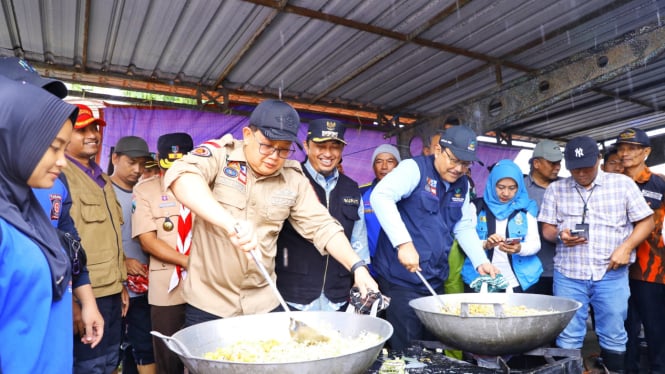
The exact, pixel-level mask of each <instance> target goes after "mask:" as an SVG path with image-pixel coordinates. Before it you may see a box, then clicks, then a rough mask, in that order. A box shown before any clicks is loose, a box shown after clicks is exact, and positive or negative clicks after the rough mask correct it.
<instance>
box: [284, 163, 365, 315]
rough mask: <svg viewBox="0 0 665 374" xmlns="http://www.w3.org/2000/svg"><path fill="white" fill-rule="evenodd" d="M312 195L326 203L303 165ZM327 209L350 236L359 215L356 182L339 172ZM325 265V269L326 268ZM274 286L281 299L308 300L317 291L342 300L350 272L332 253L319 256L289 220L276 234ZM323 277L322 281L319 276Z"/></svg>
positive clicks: (318, 294) (347, 286) (349, 280)
mask: <svg viewBox="0 0 665 374" xmlns="http://www.w3.org/2000/svg"><path fill="white" fill-rule="evenodd" d="M303 171H304V172H305V175H306V176H307V177H308V178H309V180H310V183H311V185H312V187H313V188H314V191H315V192H316V195H317V196H318V197H319V201H320V202H321V204H322V205H325V204H326V191H325V189H324V188H323V187H321V186H320V185H319V184H318V183H316V181H314V179H313V178H312V176H310V175H309V172H308V171H307V169H306V168H304V167H303ZM329 204H330V206H328V211H329V212H330V215H331V216H333V217H335V218H336V219H337V220H338V221H339V223H341V224H342V226H343V227H344V234H345V235H346V237H347V238H349V239H350V238H351V233H352V232H353V226H354V224H355V223H356V221H358V220H359V219H360V216H359V215H358V208H359V207H360V189H359V188H358V184H357V183H356V182H354V181H353V180H352V179H351V178H349V177H347V176H345V175H344V174H340V175H339V179H338V180H337V184H336V185H335V188H333V189H332V191H331V192H330V203H329ZM326 265H327V269H326ZM275 273H276V274H277V287H278V288H279V291H280V292H281V293H282V296H283V297H284V299H285V300H287V301H290V302H294V303H298V304H309V303H311V302H312V301H314V300H316V298H318V297H319V296H320V295H321V290H323V292H324V294H325V295H326V297H327V298H328V299H329V300H330V301H332V302H334V303H339V302H342V301H345V300H346V299H347V298H348V297H349V290H350V289H351V286H352V282H353V281H352V278H351V273H350V272H349V271H348V270H346V268H345V267H344V266H342V264H340V263H339V262H338V261H337V260H335V259H334V258H333V257H332V256H321V254H320V253H319V251H318V250H317V249H316V248H315V247H314V245H313V244H312V242H310V241H309V240H307V239H305V238H303V237H302V236H300V234H298V232H296V230H295V229H294V228H293V226H292V225H291V224H290V223H289V221H288V220H287V221H285V222H284V227H283V228H282V231H281V232H280V233H279V237H278V238H277V256H276V258H275ZM324 276H325V278H326V281H325V284H324V282H323V278H324Z"/></svg>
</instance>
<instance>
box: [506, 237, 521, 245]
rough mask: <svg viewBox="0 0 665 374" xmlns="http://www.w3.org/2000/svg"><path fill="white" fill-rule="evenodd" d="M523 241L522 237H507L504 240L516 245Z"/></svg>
mask: <svg viewBox="0 0 665 374" xmlns="http://www.w3.org/2000/svg"><path fill="white" fill-rule="evenodd" d="M521 241H522V239H521V238H507V239H506V240H504V241H503V242H504V243H506V244H510V245H514V244H517V243H519V242H521Z"/></svg>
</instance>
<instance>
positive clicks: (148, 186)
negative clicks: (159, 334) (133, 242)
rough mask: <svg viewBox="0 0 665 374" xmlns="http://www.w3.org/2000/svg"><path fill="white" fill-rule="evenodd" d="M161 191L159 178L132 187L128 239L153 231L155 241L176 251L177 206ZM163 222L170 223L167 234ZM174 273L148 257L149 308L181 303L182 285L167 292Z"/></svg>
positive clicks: (171, 269) (172, 268)
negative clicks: (130, 236)
mask: <svg viewBox="0 0 665 374" xmlns="http://www.w3.org/2000/svg"><path fill="white" fill-rule="evenodd" d="M163 191H164V188H163V186H162V178H161V177H160V176H154V177H152V178H149V179H146V180H144V181H141V182H140V183H139V184H137V185H136V186H135V187H134V205H135V210H134V213H133V214H132V237H133V238H136V237H138V236H139V235H141V234H145V233H148V232H151V231H154V232H156V233H157V239H160V240H162V241H164V242H165V243H167V244H168V245H169V246H171V248H173V250H174V251H176V243H177V241H178V217H179V215H180V203H179V202H178V201H177V200H176V198H175V196H173V194H172V193H171V191H166V192H163ZM167 218H168V220H169V221H170V222H171V223H172V229H171V230H170V231H167V230H166V229H165V228H164V222H165V221H166V219H167ZM167 226H168V225H167ZM174 270H175V265H174V264H170V263H167V262H164V261H162V260H160V259H158V258H156V257H154V256H150V274H149V276H148V280H149V282H150V289H149V291H148V302H149V303H150V304H151V305H157V306H171V305H180V304H184V303H185V299H184V298H183V296H182V288H183V284H184V282H183V281H180V283H179V284H178V286H177V287H176V288H174V289H173V290H172V291H171V292H168V289H169V282H170V280H171V274H173V271H174Z"/></svg>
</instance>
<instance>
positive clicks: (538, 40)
mask: <svg viewBox="0 0 665 374" xmlns="http://www.w3.org/2000/svg"><path fill="white" fill-rule="evenodd" d="M630 1H631V0H618V1H615V2H613V3H612V4H609V5H607V6H605V7H603V8H600V9H598V10H596V11H595V12H591V13H589V14H586V15H584V16H583V17H580V18H579V19H577V20H575V21H574V22H571V23H569V24H567V25H565V26H564V27H560V28H558V29H556V30H553V31H551V32H549V33H547V34H545V35H544V36H543V37H541V38H536V39H533V40H531V41H530V42H527V43H525V44H523V45H521V46H520V47H518V48H515V49H513V50H512V51H510V52H508V53H506V54H504V55H502V56H500V57H497V58H496V59H497V60H498V61H503V65H504V66H509V67H511V68H513V69H515V70H517V71H522V72H525V73H528V74H531V73H534V72H535V71H536V69H534V68H531V67H528V66H525V65H521V64H518V63H511V65H508V64H507V63H506V61H510V59H511V58H513V57H515V56H517V55H519V54H520V53H522V52H524V51H527V50H529V49H530V48H533V47H535V46H537V45H540V44H542V43H543V42H544V41H547V40H551V39H553V38H555V37H557V36H559V35H562V34H564V33H566V32H568V31H570V30H571V29H573V28H575V27H577V26H579V25H582V24H584V23H586V22H589V21H590V20H593V19H595V18H597V17H599V16H600V15H602V14H605V13H608V12H610V11H612V10H614V9H616V8H618V7H620V6H622V5H624V4H626V3H628V2H630ZM492 65H494V69H495V70H497V71H499V72H500V71H501V67H502V65H501V64H493V63H486V64H484V65H482V66H479V67H477V68H475V69H473V70H469V71H468V72H466V73H464V74H461V75H458V76H456V77H455V79H451V80H449V81H447V82H444V83H442V84H440V85H438V86H436V87H434V88H432V89H430V90H429V91H427V92H424V93H422V94H420V95H418V96H416V97H414V98H412V99H410V100H408V101H405V102H402V103H400V104H399V106H396V107H393V108H390V110H392V111H395V112H404V111H407V109H406V107H408V106H410V105H413V104H415V103H418V102H420V101H421V100H424V99H427V98H429V97H432V96H435V95H437V94H439V93H440V92H442V91H444V90H446V89H448V88H450V87H453V86H456V85H459V84H460V82H462V81H464V80H466V79H469V78H471V77H473V76H475V75H476V74H478V73H480V72H482V71H487V69H489V68H490V67H492ZM502 83H503V82H502V81H500V80H497V85H500V84H502ZM599 93H601V92H599Z"/></svg>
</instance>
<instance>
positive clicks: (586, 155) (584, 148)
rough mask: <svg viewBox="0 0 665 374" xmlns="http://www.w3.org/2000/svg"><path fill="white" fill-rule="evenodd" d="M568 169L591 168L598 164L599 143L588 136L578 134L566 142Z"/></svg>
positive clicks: (565, 153)
mask: <svg viewBox="0 0 665 374" xmlns="http://www.w3.org/2000/svg"><path fill="white" fill-rule="evenodd" d="M563 153H564V157H565V159H566V168H567V169H568V170H574V169H582V168H590V167H592V166H594V165H596V162H597V161H598V156H599V155H600V150H599V149H598V143H596V141H595V140H593V139H592V138H590V137H588V136H578V137H576V138H573V139H571V140H570V141H569V142H568V143H567V144H566V149H565V150H564V152H563Z"/></svg>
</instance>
